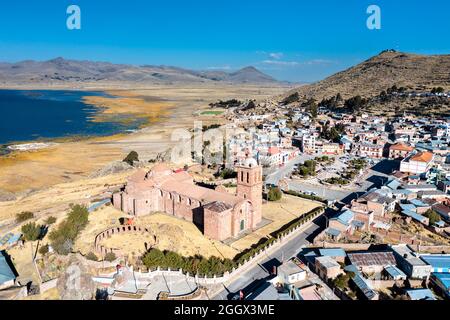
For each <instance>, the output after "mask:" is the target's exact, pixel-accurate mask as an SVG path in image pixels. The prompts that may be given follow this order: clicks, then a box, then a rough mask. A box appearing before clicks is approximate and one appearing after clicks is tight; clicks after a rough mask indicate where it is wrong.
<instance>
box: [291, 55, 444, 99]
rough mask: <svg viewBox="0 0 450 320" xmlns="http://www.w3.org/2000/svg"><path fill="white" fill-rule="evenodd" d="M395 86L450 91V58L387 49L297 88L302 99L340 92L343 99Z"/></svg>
mask: <svg viewBox="0 0 450 320" xmlns="http://www.w3.org/2000/svg"><path fill="white" fill-rule="evenodd" d="M393 85H396V86H397V87H405V88H407V89H408V90H411V91H422V90H427V89H430V88H434V87H443V88H445V89H446V90H450V55H417V54H409V53H403V52H397V51H395V50H385V51H383V52H381V53H380V54H379V55H377V56H374V57H372V58H370V59H368V60H366V61H364V62H362V63H360V64H358V65H356V66H354V67H351V68H349V69H347V70H345V71H342V72H339V73H336V74H334V75H332V76H330V77H328V78H326V79H324V80H322V81H319V82H316V83H313V84H310V85H305V86H303V87H299V88H296V89H294V90H292V91H290V92H288V93H287V94H286V96H288V95H291V94H293V93H295V92H298V93H299V95H300V96H301V97H303V96H306V97H307V98H310V97H313V98H315V99H316V100H319V101H320V100H321V99H323V98H330V97H332V96H335V95H336V94H338V93H340V94H341V95H342V97H344V98H350V97H353V96H356V95H361V96H365V97H370V96H374V95H378V94H380V92H381V91H383V90H386V89H388V88H390V87H392V86H393Z"/></svg>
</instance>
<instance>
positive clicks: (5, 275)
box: [0, 251, 16, 284]
mask: <svg viewBox="0 0 450 320" xmlns="http://www.w3.org/2000/svg"><path fill="white" fill-rule="evenodd" d="M14 279H16V275H15V274H14V271H13V270H12V269H11V267H10V266H9V264H8V262H7V261H6V257H5V255H4V253H3V251H1V252H0V284H2V283H5V282H8V281H11V280H14Z"/></svg>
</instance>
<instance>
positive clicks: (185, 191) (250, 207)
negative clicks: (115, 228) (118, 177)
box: [113, 159, 263, 241]
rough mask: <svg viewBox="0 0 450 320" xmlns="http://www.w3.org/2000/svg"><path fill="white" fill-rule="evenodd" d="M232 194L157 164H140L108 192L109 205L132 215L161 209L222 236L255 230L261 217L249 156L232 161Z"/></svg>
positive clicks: (258, 180) (257, 177)
mask: <svg viewBox="0 0 450 320" xmlns="http://www.w3.org/2000/svg"><path fill="white" fill-rule="evenodd" d="M236 170H237V190H236V194H231V193H228V192H227V191H225V190H223V189H222V190H221V189H220V188H217V189H216V190H212V189H209V188H205V187H201V186H198V185H196V184H195V182H194V179H193V178H192V176H191V175H190V174H189V173H187V172H186V171H179V172H174V171H172V170H171V169H170V168H169V167H167V166H166V165H164V164H158V165H156V166H155V167H153V168H152V170H150V171H149V172H146V171H144V170H141V171H139V172H137V173H135V174H134V175H132V176H131V177H130V178H129V179H128V182H127V184H126V185H125V187H124V188H123V190H122V191H120V192H118V193H115V194H114V195H113V205H114V207H115V208H117V209H119V210H121V211H123V212H125V213H127V214H129V215H134V216H143V215H148V214H151V213H154V212H164V213H166V214H169V215H173V216H175V217H177V218H181V219H185V220H187V221H190V222H192V223H194V224H196V225H197V226H198V227H199V228H200V230H202V231H203V233H204V235H205V236H207V237H208V238H210V239H214V240H219V241H223V240H226V239H229V238H236V237H238V236H239V235H240V234H242V233H244V232H246V231H248V230H255V229H256V228H257V226H258V225H259V224H260V222H261V220H262V185H263V181H262V168H261V166H259V165H258V164H257V163H256V161H255V160H254V159H247V160H246V161H245V162H244V163H243V164H242V165H239V166H237V167H236Z"/></svg>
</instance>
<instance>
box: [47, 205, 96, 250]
mask: <svg viewBox="0 0 450 320" xmlns="http://www.w3.org/2000/svg"><path fill="white" fill-rule="evenodd" d="M70 209H71V211H70V212H69V214H68V216H67V218H66V220H64V221H63V222H62V223H61V224H60V225H59V226H58V228H57V229H55V230H53V231H52V232H51V233H50V235H49V238H50V241H51V245H52V247H53V248H54V249H55V251H56V252H57V253H58V254H62V255H67V254H69V253H70V252H71V251H72V246H73V244H74V242H75V239H76V238H77V236H78V234H79V233H80V232H81V231H82V230H83V229H84V228H85V227H86V225H87V223H88V217H89V212H88V210H87V208H86V207H84V206H80V205H71V206H70Z"/></svg>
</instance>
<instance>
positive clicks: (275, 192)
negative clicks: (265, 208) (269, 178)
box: [267, 188, 283, 201]
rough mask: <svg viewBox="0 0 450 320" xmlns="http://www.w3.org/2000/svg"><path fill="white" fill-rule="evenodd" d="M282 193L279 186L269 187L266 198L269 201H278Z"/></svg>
mask: <svg viewBox="0 0 450 320" xmlns="http://www.w3.org/2000/svg"><path fill="white" fill-rule="evenodd" d="M282 196H283V193H282V192H281V190H280V189H279V188H270V190H269V193H268V194H267V199H268V200H269V201H278V200H281V198H282Z"/></svg>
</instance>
